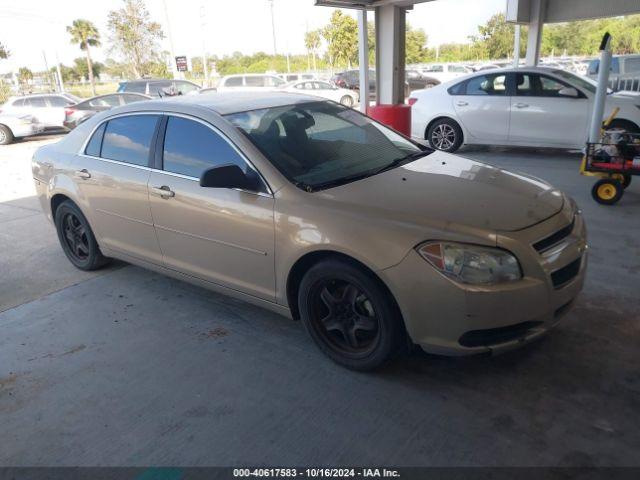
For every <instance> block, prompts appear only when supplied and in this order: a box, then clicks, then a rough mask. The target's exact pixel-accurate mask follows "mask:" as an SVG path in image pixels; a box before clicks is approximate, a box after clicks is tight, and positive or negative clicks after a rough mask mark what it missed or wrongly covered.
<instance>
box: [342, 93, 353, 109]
mask: <svg viewBox="0 0 640 480" xmlns="http://www.w3.org/2000/svg"><path fill="white" fill-rule="evenodd" d="M340 103H341V104H342V105H344V106H345V107H349V108H351V107H353V97H352V96H351V95H345V96H343V97H342V98H341V99H340Z"/></svg>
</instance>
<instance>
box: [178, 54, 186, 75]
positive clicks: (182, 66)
mask: <svg viewBox="0 0 640 480" xmlns="http://www.w3.org/2000/svg"><path fill="white" fill-rule="evenodd" d="M176 69H177V70H178V71H179V72H186V71H187V70H189V68H188V65H187V57H186V56H184V55H183V56H180V57H176Z"/></svg>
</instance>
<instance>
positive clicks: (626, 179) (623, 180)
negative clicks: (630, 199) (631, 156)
mask: <svg viewBox="0 0 640 480" xmlns="http://www.w3.org/2000/svg"><path fill="white" fill-rule="evenodd" d="M613 178H614V179H615V180H617V181H619V182H620V184H621V185H622V188H624V189H626V188H627V187H628V186H629V185H631V175H628V174H624V173H616V174H614V175H613Z"/></svg>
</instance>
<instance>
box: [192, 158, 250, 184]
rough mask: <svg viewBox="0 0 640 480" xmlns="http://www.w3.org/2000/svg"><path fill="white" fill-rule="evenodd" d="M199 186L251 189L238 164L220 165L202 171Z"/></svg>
mask: <svg viewBox="0 0 640 480" xmlns="http://www.w3.org/2000/svg"><path fill="white" fill-rule="evenodd" d="M200 186H201V187H206V188H241V189H247V190H248V189H252V187H253V185H252V184H251V181H250V180H249V179H248V178H247V176H246V175H245V173H244V172H243V171H242V169H241V168H240V167H239V166H238V165H233V164H229V165H220V166H219V167H212V168H209V169H208V170H205V171H204V172H202V175H201V176H200Z"/></svg>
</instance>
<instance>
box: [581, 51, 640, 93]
mask: <svg viewBox="0 0 640 480" xmlns="http://www.w3.org/2000/svg"><path fill="white" fill-rule="evenodd" d="M599 70H600V59H598V58H596V59H594V60H591V62H590V63H589V66H588V68H587V76H588V77H589V78H593V79H597V78H598V71H599ZM610 72H611V73H610V74H609V86H611V88H613V89H614V90H635V91H639V90H640V55H638V54H634V55H614V56H613V57H612V58H611V67H610Z"/></svg>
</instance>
